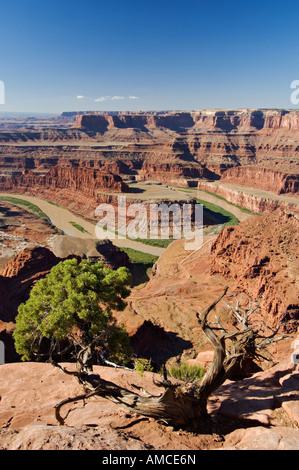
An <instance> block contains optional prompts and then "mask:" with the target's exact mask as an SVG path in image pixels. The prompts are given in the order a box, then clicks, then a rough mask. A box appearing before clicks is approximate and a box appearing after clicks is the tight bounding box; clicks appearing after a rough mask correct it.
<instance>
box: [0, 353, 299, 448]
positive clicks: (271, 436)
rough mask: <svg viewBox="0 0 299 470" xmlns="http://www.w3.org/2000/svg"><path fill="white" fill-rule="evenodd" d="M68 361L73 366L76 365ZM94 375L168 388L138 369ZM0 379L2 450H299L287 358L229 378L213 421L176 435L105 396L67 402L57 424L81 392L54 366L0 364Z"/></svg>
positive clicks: (214, 402)
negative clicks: (259, 370)
mask: <svg viewBox="0 0 299 470" xmlns="http://www.w3.org/2000/svg"><path fill="white" fill-rule="evenodd" d="M64 366H66V367H67V368H68V369H69V370H72V364H64ZM95 372H96V373H98V374H100V375H101V377H102V378H103V379H104V380H108V381H111V382H114V383H117V384H118V385H120V386H122V387H125V388H129V389H132V390H133V391H134V392H136V389H138V390H140V391H141V390H147V391H148V392H149V393H152V394H155V395H159V394H160V393H161V389H160V388H158V387H157V386H155V385H154V381H153V374H152V373H149V372H145V373H144V376H143V377H140V376H138V375H137V373H136V372H133V371H132V372H130V371H124V370H119V369H114V368H109V367H98V366H96V367H95ZM155 378H156V382H158V381H159V380H160V376H156V377H155ZM0 379H1V401H0V449H1V450H67V449H68V450H70V449H72V450H106V451H110V452H111V451H115V450H126V451H128V450H133V451H136V450H138V451H140V450H144V451H145V450H152V451H158V450H160V451H162V450H164V452H165V451H166V452H167V450H169V449H171V450H172V451H173V450H176V451H180V450H181V451H185V452H186V451H190V453H191V454H192V452H193V453H194V452H195V451H197V450H205V449H206V450H208V449H223V450H226V449H227V450H235V449H236V450H249V449H250V450H257V449H259V450H261V449H263V450H298V449H299V447H298V434H299V429H298V419H299V416H298V414H297V415H294V414H289V413H288V411H286V409H287V408H284V407H283V404H289V405H290V404H292V405H293V407H294V408H295V405H296V404H297V406H298V398H299V395H298V388H297V389H296V384H295V382H296V380H297V381H298V373H297V372H296V370H294V369H293V368H292V366H291V365H290V364H289V363H288V362H287V361H284V362H283V363H281V364H279V365H278V366H276V367H274V368H272V369H270V370H269V371H267V372H266V373H258V374H255V375H254V376H253V377H252V378H250V379H247V380H246V381H245V382H243V381H238V382H230V381H227V382H225V383H224V385H223V386H222V387H220V388H219V389H218V390H217V394H215V395H213V396H211V398H210V400H209V403H208V411H209V413H210V414H211V416H212V423H213V424H212V425H211V424H210V425H207V424H206V425H205V429H204V431H203V432H198V433H196V434H194V433H191V432H188V431H187V430H180V431H179V432H174V429H173V428H172V427H170V426H167V425H165V423H161V422H157V421H156V420H153V419H151V418H146V417H143V416H140V415H139V416H138V415H135V414H133V413H131V412H128V411H127V410H122V408H121V407H120V406H119V405H117V404H114V403H112V402H110V401H109V400H105V399H103V398H100V397H97V399H92V398H90V399H88V400H86V403H85V406H82V405H81V403H80V402H78V403H77V404H74V403H72V404H70V405H67V406H65V414H66V415H67V418H66V423H65V425H64V426H58V425H57V422H56V420H55V415H54V406H55V404H57V402H59V401H61V400H63V399H65V398H66V397H71V396H75V395H78V394H80V393H82V390H81V389H80V387H79V386H78V384H77V382H76V380H75V379H74V377H72V376H70V375H66V374H64V373H63V372H62V371H60V370H58V369H57V368H56V369H55V368H54V367H53V366H52V365H50V364H42V363H24V364H22V363H19V364H4V365H2V366H0ZM292 380H293V384H291V381H292ZM278 399H279V400H282V405H280V404H279V402H278V401H277V400H278ZM68 410H70V412H69V413H68ZM134 455H135V454H134Z"/></svg>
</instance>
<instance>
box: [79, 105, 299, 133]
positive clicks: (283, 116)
mask: <svg viewBox="0 0 299 470" xmlns="http://www.w3.org/2000/svg"><path fill="white" fill-rule="evenodd" d="M73 127H74V128H79V129H89V130H95V131H98V132H103V131H106V130H107V129H108V128H109V129H111V128H137V129H143V130H147V129H153V128H165V129H170V130H174V131H180V130H181V131H182V130H186V129H190V128H192V127H194V128H197V129H206V130H212V129H220V130H223V131H225V132H230V131H232V130H242V132H244V130H248V131H253V130H255V131H256V130H261V129H286V130H299V113H298V111H288V110H257V109H256V110H255V109H253V110H250V109H240V110H202V111H181V112H175V111H171V112H156V113H155V112H152V113H151V112H123V113H117V114H111V113H107V112H106V113H105V112H99V113H92V114H78V115H77V116H76V122H75V124H74V126H73Z"/></svg>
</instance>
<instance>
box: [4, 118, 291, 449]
mask: <svg viewBox="0 0 299 470" xmlns="http://www.w3.org/2000/svg"><path fill="white" fill-rule="evenodd" d="M5 126H6V127H5ZM35 126H36V128H34V129H30V130H29V129H26V126H23V128H22V129H20V126H19V125H16V127H15V128H14V124H13V123H9V124H5V123H4V124H3V125H2V127H1V123H0V130H1V132H0V191H5V192H7V193H9V192H10V193H25V194H32V195H38V196H40V197H44V198H45V199H47V200H52V201H54V202H59V203H60V204H62V205H63V206H64V207H68V208H70V207H72V210H73V211H74V212H75V213H78V214H81V215H82V214H83V215H85V216H86V217H89V216H90V214H91V213H92V211H93V210H94V208H95V206H96V205H97V204H98V203H99V202H101V201H104V202H112V203H114V198H115V196H117V195H118V194H126V192H127V193H128V191H129V185H128V184H127V183H128V180H131V181H133V180H135V181H147V180H156V181H160V182H162V183H166V184H170V185H176V186H185V187H187V186H190V187H193V188H194V187H195V188H196V187H197V186H198V187H199V189H203V190H206V191H210V192H212V193H216V194H218V195H220V196H222V197H224V198H225V199H227V200H230V201H231V202H234V203H235V204H238V205H241V206H242V205H243V207H248V208H249V209H251V210H254V211H255V212H260V213H264V215H262V216H252V217H249V218H248V219H246V220H245V221H243V222H241V223H240V224H239V225H238V226H235V227H226V228H225V229H224V230H222V231H221V232H220V234H219V235H215V236H208V237H207V238H206V239H205V243H204V245H203V246H202V247H201V248H200V249H199V250H197V251H196V252H194V253H190V252H186V250H185V249H184V242H183V241H180V240H178V241H175V242H173V243H172V244H171V245H170V246H169V247H168V248H167V249H166V250H165V252H164V253H163V254H162V256H161V257H160V258H159V260H158V261H157V263H156V264H155V266H154V268H153V272H152V275H151V278H150V281H149V282H148V283H147V284H145V285H144V286H139V287H138V288H137V289H133V290H132V293H131V295H130V297H129V298H128V306H127V308H126V310H125V311H124V312H121V313H118V320H119V321H121V322H123V323H124V324H125V325H126V327H127V329H128V331H129V334H130V336H131V341H132V345H133V347H134V350H135V352H136V354H137V355H138V354H143V355H144V357H148V358H152V359H153V361H154V362H155V363H156V364H161V363H162V362H165V361H166V362H167V363H169V364H171V363H175V362H176V361H177V360H181V361H187V362H189V363H201V364H204V365H205V366H207V365H208V364H209V363H210V361H211V354H212V352H211V349H210V345H209V344H208V342H207V340H206V339H205V338H204V337H203V336H202V334H201V330H200V327H199V325H198V323H197V321H196V317H195V313H196V311H200V310H201V309H203V308H204V307H205V306H206V305H207V304H208V303H209V302H210V301H211V300H214V299H215V297H217V296H218V295H219V293H220V292H221V291H222V290H223V288H224V286H226V285H228V287H229V294H230V293H234V292H236V293H239V292H247V293H248V294H249V295H250V296H251V297H252V298H255V297H256V296H258V295H261V296H262V297H263V301H262V303H261V306H262V307H263V309H264V313H263V317H264V318H265V319H266V320H267V322H268V323H269V324H270V326H272V327H275V325H276V324H277V322H278V321H279V320H281V319H282V318H283V317H284V316H285V315H286V316H287V318H289V319H292V320H298V293H299V289H298V269H299V268H298V266H299V264H298V234H299V230H298V229H299V225H298V224H299V222H298V216H297V215H296V214H297V213H298V209H297V208H298V205H297V204H296V198H297V201H298V189H299V186H298V181H299V177H298V175H299V171H298V168H299V166H298V165H299V164H298V160H297V159H296V153H297V151H298V148H299V113H298V112H296V111H288V110H219V111H217V110H206V111H194V112H165V113H163V112H159V113H154V112H153V113H100V114H91V113H89V114H82V113H81V114H78V115H77V116H76V115H67V114H66V113H65V114H64V115H62V116H60V117H59V118H57V119H56V121H55V120H54V121H53V122H51V125H49V123H48V122H46V123H43V125H40V126H39V125H38V124H37V125H36V124H35ZM256 191H258V193H257V192H256ZM244 194H245V195H244ZM265 194H266V197H265ZM136 200H138V194H136ZM273 201H275V202H273ZM277 201H278V202H277ZM294 201H295V202H294ZM86 208H88V210H86ZM108 243H109V242H108ZM103 248H104V247H103ZM106 248H107V247H106ZM100 251H101V250H100ZM74 255H76V254H74ZM76 256H79V255H78V254H77V255H76ZM101 256H102V257H103V258H102V259H104V260H106V262H107V263H108V264H109V263H110V264H111V263H112V262H111V260H112V258H113V256H115V260H117V262H116V261H115V263H112V264H111V265H112V267H116V266H117V265H118V263H120V264H123V263H126V262H128V260H126V261H125V260H124V259H121V258H120V254H119V251H117V249H116V251H115V250H114V248H111V247H109V249H106V251H105V253H103V254H102V255H101ZM60 260H61V258H59V256H56V255H54V253H53V252H52V251H51V250H49V249H48V248H45V247H34V248H27V249H25V250H24V251H21V252H20V253H19V254H18V255H17V256H16V257H14V258H13V259H11V260H10V261H9V262H8V263H7V264H6V266H5V267H4V269H3V270H2V272H1V275H0V291H1V292H2V293H3V294H2V295H1V298H2V299H3V301H2V302H1V310H0V320H1V322H0V339H1V340H2V341H4V342H5V344H6V347H7V351H8V354H9V356H8V357H9V358H10V359H9V360H10V362H11V363H10V364H6V365H4V366H0V374H3V379H2V378H1V383H2V384H3V385H2V386H1V388H0V396H1V401H0V419H1V422H2V430H1V431H0V448H3V449H4V448H7V449H13V448H24V449H29V448H42V449H46V448H52V449H54V448H58V449H59V448H61V449H63V448H69V447H71V448H74V449H75V448H98V449H149V448H151V447H152V448H156V449H169V448H174V449H203V448H209V449H211V448H233V449H239V448H240V449H246V448H253V449H254V448H266V449H283V448H291V449H297V448H298V432H299V430H298V423H299V418H298V415H299V413H298V370H297V369H296V367H294V365H292V364H290V363H289V359H288V360H287V359H286V358H289V357H290V352H291V341H293V339H292V340H291V339H290V340H287V341H285V342H283V343H277V345H276V346H275V347H274V346H273V347H272V351H271V352H272V354H273V358H274V363H272V364H274V367H270V368H269V365H268V366H266V365H265V364H264V363H263V362H262V363H260V364H252V363H249V364H246V365H244V367H243V369H242V370H240V371H237V375H238V377H239V378H240V377H241V376H242V377H243V380H242V382H240V381H239V380H238V381H236V382H235V381H234V382H229V383H226V384H224V386H223V387H222V388H221V390H219V395H218V394H217V396H215V397H211V401H210V410H211V412H212V413H214V415H213V416H215V420H216V422H217V426H216V427H217V430H218V431H219V429H222V433H221V434H222V437H221V436H219V435H218V434H215V433H214V434H213V432H211V433H209V434H208V435H207V434H204V435H199V436H194V435H191V434H190V433H188V432H185V431H182V432H180V433H178V434H177V433H173V430H172V429H169V428H165V426H163V425H162V424H159V423H156V422H154V421H153V420H151V419H146V418H145V419H144V418H142V417H136V416H134V415H131V414H126V413H123V414H122V412H121V411H120V410H118V409H116V408H115V407H112V405H111V406H110V405H109V406H108V405H107V402H103V403H99V402H91V404H89V405H88V406H89V408H86V409H84V410H83V411H82V410H81V411H75V412H74V413H75V414H73V415H72V414H70V420H69V421H68V422H67V423H66V424H67V426H65V427H63V428H61V427H60V428H56V427H54V426H53V424H55V423H54V422H53V417H52V415H51V412H52V406H53V403H54V401H55V402H57V401H59V400H60V399H62V398H64V397H65V396H67V395H68V393H70V394H72V393H73V392H74V391H75V386H76V385H75V384H73V383H72V382H70V381H68V380H65V376H63V377H61V376H59V372H57V371H56V370H55V371H54V370H53V369H51V368H49V365H46V364H28V365H26V364H20V363H18V357H17V355H16V353H15V351H14V345H13V341H12V337H11V332H12V331H13V329H14V319H15V315H16V313H17V307H18V305H19V304H20V303H21V302H23V301H24V300H26V298H28V295H29V291H30V288H31V286H32V285H33V284H34V282H36V281H37V280H38V279H39V278H40V277H42V276H44V275H45V274H46V273H47V272H49V270H50V269H51V267H52V266H53V265H55V264H56V263H57V262H59V261H60ZM228 300H229V299H228ZM215 313H216V314H218V315H219V316H221V318H222V320H223V323H224V325H225V326H229V325H230V324H231V322H232V318H231V317H230V315H229V313H228V310H227V307H226V304H225V302H224V303H222V304H219V305H218V306H217V309H216V312H215ZM296 325H297V324H296V323H294V324H291V325H290V326H289V327H288V332H290V333H292V334H293V336H294V335H295V336H296V327H297V326H296ZM153 337H155V343H153V341H152V338H153ZM15 362H16V363H15ZM270 364H271V363H270ZM275 364H276V365H275ZM21 367H22V370H23V371H24V372H23V373H22V374H20V370H21ZM26 367H27V368H26ZM29 369H30V371H31V373H32V376H33V382H34V383H33V382H30V380H29V374H28V370H29ZM103 373H104V372H103ZM106 374H107V378H108V380H109V379H110V378H113V380H114V379H115V380H117V377H116V376H114V375H113V372H112V370H110V369H108V371H106ZM115 374H116V375H117V373H116V372H115ZM129 374H131V373H129ZM252 374H253V375H252ZM9 376H10V377H15V378H18V380H19V381H21V383H20V388H21V389H22V390H23V393H22V394H21V395H20V394H16V393H15V390H12V389H11V382H10V381H7V380H5V377H9ZM58 376H59V377H58ZM244 377H245V378H244ZM118 379H119V380H120V382H121V383H125V384H126V386H127V385H128V383H129V382H131V376H130V375H129V376H127V375H126V374H125V373H124V372H121V373H119V375H118ZM14 380H15V379H14ZM57 380H58V382H59V380H60V382H59V384H60V385H59V387H57V383H58V382H57ZM134 380H137V381H138V379H136V377H135V378H134ZM146 380H148V382H146V384H147V386H148V389H149V390H151V385H150V383H149V382H150V380H151V379H150V378H148V377H147V379H146ZM13 383H14V381H13ZM64 386H65V389H64ZM47 387H48V388H47ZM53 387H54V388H53ZM145 388H146V387H145ZM53 390H54V391H53ZM33 394H34V396H33ZM45 396H47V397H51V398H50V399H48V400H46V403H45V402H43V404H42V400H43V399H44V397H45ZM9 397H11V398H9ZM52 398H53V399H52ZM54 398H55V400H54ZM35 402H37V403H39V405H38V407H37V408H38V409H37V408H36V407H35V405H34V404H35ZM52 402H53V403H52ZM25 403H26V407H25V406H24V404H25ZM28 404H29V405H28ZM232 404H233V405H232ZM50 408H51V411H50ZM85 412H86V414H85ZM50 415H51V416H50ZM244 420H245V421H244ZM252 425H258V427H256V426H255V427H253V428H252V430H250V427H251V426H252ZM93 426H100V427H101V428H102V429H103V430H102V431H101V432H100V433H99V431H98V430H97V433H95V432H93V429H92V427H93ZM241 428H242V429H241ZM247 428H248V429H247ZM127 429H129V430H130V431H129V432H128V431H126V430H127ZM145 429H146V432H145ZM218 431H217V432H218ZM232 431H233V432H232ZM251 431H252V432H251ZM223 436H224V437H223Z"/></svg>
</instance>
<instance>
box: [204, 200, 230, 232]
mask: <svg viewBox="0 0 299 470" xmlns="http://www.w3.org/2000/svg"><path fill="white" fill-rule="evenodd" d="M196 202H197V204H202V205H203V209H204V217H205V213H206V215H207V216H208V217H209V218H211V219H212V220H214V221H215V223H217V224H223V227H225V226H227V225H238V223H239V220H238V219H237V217H235V216H234V215H233V214H231V212H228V211H226V210H225V209H222V207H219V206H216V204H212V203H211V202H207V201H203V200H202V199H196Z"/></svg>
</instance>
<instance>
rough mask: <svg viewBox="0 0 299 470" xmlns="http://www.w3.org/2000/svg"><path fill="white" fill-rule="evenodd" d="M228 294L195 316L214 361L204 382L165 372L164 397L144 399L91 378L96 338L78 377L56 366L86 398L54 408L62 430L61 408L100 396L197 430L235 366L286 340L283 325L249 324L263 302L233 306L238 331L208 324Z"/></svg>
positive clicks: (84, 353)
mask: <svg viewBox="0 0 299 470" xmlns="http://www.w3.org/2000/svg"><path fill="white" fill-rule="evenodd" d="M227 290H228V288H227V287H226V288H225V290H224V292H223V293H222V294H221V295H220V296H219V297H218V298H217V299H216V300H215V301H214V302H213V303H212V304H211V305H210V306H208V307H207V308H206V309H205V310H204V311H203V312H202V313H201V314H198V313H197V319H198V322H199V324H200V326H201V329H202V331H203V333H204V334H205V335H206V337H207V338H208V339H209V341H210V342H211V344H212V345H213V348H214V358H213V362H212V364H211V365H210V367H209V368H208V370H207V372H206V373H205V375H204V376H203V377H202V378H200V379H199V380H197V381H196V382H194V383H179V384H178V383H175V384H174V383H171V382H170V381H169V380H168V379H167V374H166V369H165V368H164V371H165V372H164V376H163V379H162V380H161V381H160V382H155V385H158V386H159V387H161V388H162V389H163V392H162V393H161V394H160V395H159V396H152V395H149V396H141V395H139V394H138V393H135V392H132V391H130V390H128V389H125V388H122V387H120V386H118V385H116V384H114V383H112V382H109V381H106V380H104V379H103V378H101V377H100V376H99V375H98V374H94V373H93V370H92V361H91V358H92V356H93V351H94V347H95V346H96V343H97V340H96V339H95V340H94V341H92V343H91V344H89V345H87V346H86V347H84V348H82V350H81V351H80V353H79V354H78V356H77V365H76V371H75V372H70V371H68V370H66V369H65V368H64V367H61V366H60V365H59V364H57V363H55V362H54V361H52V363H53V364H54V365H55V366H58V367H59V368H60V369H61V370H63V371H64V372H65V373H67V374H71V375H73V376H75V377H76V379H77V380H78V382H79V383H80V384H81V385H82V387H83V390H84V393H82V395H79V396H76V397H73V398H67V399H65V400H63V401H61V402H60V403H58V404H57V405H56V406H55V413H56V419H57V421H58V422H59V423H60V424H61V425H63V424H64V422H65V419H66V416H64V417H62V415H61V409H62V407H63V406H64V405H66V404H69V403H72V402H74V401H78V400H87V399H88V398H90V397H92V396H95V395H96V396H100V397H104V398H106V399H108V400H111V401H112V402H114V403H116V404H118V405H120V406H122V407H125V408H126V409H128V410H130V411H133V412H134V413H138V414H140V415H143V416H147V417H151V418H155V419H157V420H163V421H164V422H166V423H168V424H171V425H173V426H175V427H187V428H191V429H196V428H198V426H199V423H200V422H201V421H202V420H203V419H204V418H205V417H206V416H207V401H208V398H209V396H210V395H211V394H212V393H213V392H214V391H215V390H216V389H217V388H218V387H220V386H221V385H222V384H223V383H224V381H225V380H226V379H227V378H229V377H230V376H231V373H232V371H233V369H234V367H235V366H236V364H239V363H240V362H241V361H242V360H244V359H245V358H248V357H250V358H255V357H258V356H260V351H261V350H262V349H265V348H266V347H267V346H268V345H269V344H270V343H271V342H273V341H278V340H279V339H283V338H284V337H286V335H284V334H282V335H280V336H278V335H277V333H278V331H279V328H280V325H279V326H278V327H277V329H275V330H271V333H270V334H268V335H266V334H265V331H266V329H268V327H267V326H266V325H265V324H264V323H263V322H262V323H261V322H260V323H259V324H258V325H257V324H256V323H254V322H251V323H250V320H251V316H252V314H253V313H255V312H256V311H257V310H258V309H259V302H254V303H253V302H251V300H250V299H249V302H248V305H247V307H246V308H244V307H241V302H240V300H239V299H238V298H237V296H235V299H236V305H235V306H233V305H229V308H230V309H231V311H232V313H233V315H234V317H235V319H236V323H237V328H236V331H234V332H232V333H230V332H227V331H226V330H225V329H224V328H223V327H222V326H221V324H220V321H219V319H218V318H216V322H213V323H209V322H208V315H209V313H210V312H211V311H212V310H213V308H214V307H215V306H216V305H217V304H218V302H220V301H221V300H222V299H223V297H224V296H225V295H226V293H227ZM212 325H214V326H212ZM216 332H217V334H216Z"/></svg>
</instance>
